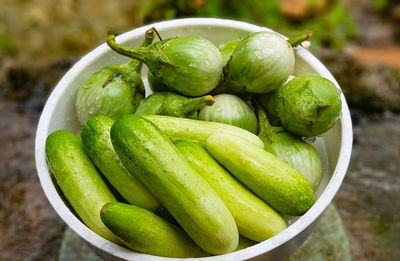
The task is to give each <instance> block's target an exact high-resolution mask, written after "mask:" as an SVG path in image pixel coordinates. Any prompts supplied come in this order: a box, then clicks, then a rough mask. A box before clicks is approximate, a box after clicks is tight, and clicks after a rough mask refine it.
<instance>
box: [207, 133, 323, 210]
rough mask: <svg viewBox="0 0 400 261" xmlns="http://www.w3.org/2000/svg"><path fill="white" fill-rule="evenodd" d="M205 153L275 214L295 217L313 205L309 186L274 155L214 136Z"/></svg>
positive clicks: (228, 138)
mask: <svg viewBox="0 0 400 261" xmlns="http://www.w3.org/2000/svg"><path fill="white" fill-rule="evenodd" d="M207 150H208V152H210V154H211V155H212V156H213V157H214V158H215V159H216V160H217V161H218V162H219V163H221V164H222V165H223V166H224V167H225V168H227V169H228V170H229V171H230V172H231V173H232V174H233V175H234V176H235V177H236V178H237V179H238V180H240V181H241V182H242V183H243V184H245V185H246V186H247V187H248V188H250V189H251V190H252V191H253V192H254V193H256V194H257V195H258V196H259V197H261V198H262V199H263V200H264V201H265V202H267V203H268V204H269V205H270V206H271V207H273V208H274V209H276V210H277V211H279V212H281V213H284V214H288V215H293V216H298V215H302V214H304V213H305V212H306V211H307V210H308V209H309V208H311V206H312V205H313V204H314V202H315V196H314V192H313V189H312V187H311V185H310V183H309V182H308V181H307V179H306V178H304V177H303V176H302V175H301V174H300V173H299V172H298V171H297V170H295V169H294V168H292V167H291V166H289V165H288V164H287V163H285V162H284V161H282V160H280V159H278V158H277V157H275V156H274V155H273V154H271V153H269V152H267V151H265V150H263V149H261V148H260V147H257V146H255V145H253V144H251V143H249V142H247V141H245V140H241V139H238V138H237V137H236V136H233V135H227V134H224V133H217V134H215V135H212V136H210V137H209V138H208V139H207Z"/></svg>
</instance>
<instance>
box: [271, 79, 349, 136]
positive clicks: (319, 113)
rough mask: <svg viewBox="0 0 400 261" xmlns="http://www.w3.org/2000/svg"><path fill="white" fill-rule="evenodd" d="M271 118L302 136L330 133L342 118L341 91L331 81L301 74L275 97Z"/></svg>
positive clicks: (272, 100)
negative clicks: (273, 116) (276, 119)
mask: <svg viewBox="0 0 400 261" xmlns="http://www.w3.org/2000/svg"><path fill="white" fill-rule="evenodd" d="M268 103H270V106H267V107H266V108H265V109H267V112H268V115H275V118H278V119H279V121H280V122H281V124H282V125H283V127H285V129H287V130H288V131H290V132H291V133H293V134H295V135H298V136H305V137H313V136H319V135H322V134H324V133H325V132H327V131H328V130H329V129H330V128H331V127H332V126H333V125H334V124H335V122H336V121H337V120H338V119H339V118H340V113H341V108H342V103H341V99H340V91H339V90H338V89H337V88H336V86H335V85H334V84H333V83H332V82H331V81H329V80H328V79H326V78H324V77H321V76H318V75H312V74H304V75H299V76H297V77H295V78H294V79H292V80H291V81H289V82H288V83H286V84H285V85H283V86H282V87H281V88H279V89H278V90H277V92H276V93H275V94H274V95H273V96H272V97H271V100H270V101H269V102H268Z"/></svg>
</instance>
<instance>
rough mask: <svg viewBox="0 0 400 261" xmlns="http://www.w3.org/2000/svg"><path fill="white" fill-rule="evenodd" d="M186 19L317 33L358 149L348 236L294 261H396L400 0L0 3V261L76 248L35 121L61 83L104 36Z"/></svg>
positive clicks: (346, 207) (345, 203)
mask: <svg viewBox="0 0 400 261" xmlns="http://www.w3.org/2000/svg"><path fill="white" fill-rule="evenodd" d="M181 17H218V18H230V19H235V20H242V21H246V22H251V23H255V24H258V25H262V26H267V27H270V28H272V29H274V30H276V31H278V32H280V33H282V34H284V35H287V36H292V35H296V34H298V33H299V32H304V31H312V32H313V38H312V39H311V46H310V47H309V50H310V51H311V52H312V53H313V54H314V55H315V56H317V58H319V59H320V60H321V61H322V62H323V63H324V64H325V65H326V66H327V67H328V69H329V70H330V71H331V72H332V73H333V75H334V76H335V77H336V79H337V80H338V82H339V84H340V85H341V87H342V89H343V91H344V93H345V97H346V99H347V102H348V103H349V106H350V110H351V114H352V120H353V124H354V126H353V127H354V147H353V154H352V159H351V163H350V166H349V170H348V174H347V176H346V178H345V180H344V183H343V185H342V187H341V189H340V191H339V193H338V194H337V195H336V197H335V199H334V205H335V206H336V210H337V212H335V213H336V214H337V213H338V215H336V216H334V217H333V220H336V221H338V220H339V221H340V220H341V221H340V222H339V223H338V224H339V225H340V226H341V227H343V229H344V230H343V231H345V233H344V234H343V235H341V238H342V237H345V238H346V240H342V239H338V236H337V235H336V234H335V230H332V229H331V230H328V232H326V233H325V234H324V232H323V231H322V232H321V231H320V233H321V234H317V235H316V236H314V237H317V238H318V237H321V238H322V237H324V238H328V240H327V241H323V242H322V243H323V244H324V246H323V247H319V246H318V245H314V247H311V250H310V249H309V250H308V251H309V253H308V254H307V255H306V257H304V256H301V255H298V256H296V258H294V259H295V260H349V258H350V257H352V258H353V260H400V200H399V195H400V177H399V170H400V168H399V167H400V163H399V159H400V116H399V112H400V2H399V1H396V0H297V1H296V0H280V1H279V0H276V1H272V0H268V1H266V0H259V1H250V0H241V1H229V0H153V1H149V0H147V1H146V0H142V1H140V0H132V1H111V0H109V1H107V0H86V1H83V0H59V1H51V0H30V1H29V0H0V68H1V69H0V130H1V135H0V144H1V146H2V148H1V149H0V260H58V259H59V256H60V255H62V254H63V251H64V250H62V249H65V245H66V244H68V243H66V240H67V241H68V235H67V236H66V235H65V233H64V231H65V229H66V227H65V225H64V223H63V222H62V221H61V219H60V218H59V217H58V216H57V215H56V213H55V211H54V210H53V209H52V208H51V206H50V204H49V203H48V201H47V200H46V198H45V196H44V193H43V191H42V189H41V188H40V184H39V181H38V178H37V174H36V169H35V163H34V136H35V131H36V130H35V129H36V125H37V122H38V119H39V116H40V113H41V110H42V109H43V106H44V103H45V101H46V99H47V97H48V95H49V93H50V92H51V90H52V89H53V88H54V86H55V84H56V83H57V81H58V80H59V79H60V77H62V75H63V74H64V73H65V72H66V71H67V70H68V69H69V68H70V67H71V66H72V65H73V64H74V63H75V62H76V61H77V60H78V59H79V57H80V56H82V55H83V54H85V53H87V52H88V51H90V50H92V49H94V48H95V47H96V46H97V45H99V44H101V43H103V42H104V40H105V38H106V37H107V34H108V33H110V32H112V33H117V34H118V33H123V32H126V31H129V30H132V29H134V28H136V27H138V26H140V25H143V24H148V23H151V22H155V21H162V20H169V19H174V18H181ZM340 218H341V219H340ZM328 223H329V222H328ZM327 234H328V235H327ZM335 240H336V241H341V242H339V243H337V242H336V243H334V241H335ZM72 241H73V240H72ZM320 243H321V242H320ZM337 244H342V246H341V248H335V247H336V246H335V245H337ZM343 244H346V245H343ZM327 246H328V247H327ZM329 247H330V248H329ZM338 249H339V250H340V251H339V252H341V253H342V254H343V255H344V256H345V258H344V257H342V258H341V259H338V257H337V252H338V251H337V250H338ZM317 251H319V252H318V253H316V252H317ZM346 251H348V254H347V252H346ZM76 257H77V256H75V259H76ZM81 257H82V256H81ZM311 257H314V258H311ZM90 258H94V257H93V256H91V257H90ZM90 258H89V257H88V256H85V259H90ZM61 259H62V258H60V260H61ZM71 259H72V258H71ZM65 260H68V259H65ZM78 260H80V259H79V258H78ZM93 260H94V259H93Z"/></svg>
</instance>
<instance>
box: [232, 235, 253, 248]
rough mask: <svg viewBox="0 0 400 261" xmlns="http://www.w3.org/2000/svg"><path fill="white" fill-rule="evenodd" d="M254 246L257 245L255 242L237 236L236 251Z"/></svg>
mask: <svg viewBox="0 0 400 261" xmlns="http://www.w3.org/2000/svg"><path fill="white" fill-rule="evenodd" d="M255 244H257V242H255V241H253V240H251V239H248V238H246V237H244V236H239V244H238V247H237V248H236V251H239V250H242V249H245V248H248V247H251V246H254V245H255Z"/></svg>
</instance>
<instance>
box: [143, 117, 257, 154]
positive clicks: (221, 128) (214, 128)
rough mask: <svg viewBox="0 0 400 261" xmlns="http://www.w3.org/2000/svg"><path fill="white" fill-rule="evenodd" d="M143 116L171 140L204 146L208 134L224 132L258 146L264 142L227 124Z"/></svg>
mask: <svg viewBox="0 0 400 261" xmlns="http://www.w3.org/2000/svg"><path fill="white" fill-rule="evenodd" d="M143 117H144V118H146V119H148V120H149V121H151V122H153V123H154V124H155V125H156V126H157V127H158V128H160V129H161V131H162V132H163V133H165V134H166V135H167V136H168V137H169V138H170V139H171V140H172V141H174V140H177V139H186V140H190V141H193V142H196V143H198V144H200V145H201V146H202V147H205V146H206V140H207V138H208V137H209V136H210V135H212V134H215V133H218V132H224V133H229V134H232V135H235V136H237V137H238V138H240V139H243V140H247V141H248V142H250V143H253V144H255V145H257V146H259V147H260V148H264V143H263V142H262V141H261V140H260V138H259V137H258V136H257V135H254V134H253V133H251V132H249V131H247V130H244V129H242V128H239V127H236V126H232V125H229V124H224V123H219V122H210V121H200V120H192V119H184V118H175V117H169V116H161V115H146V116H143Z"/></svg>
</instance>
